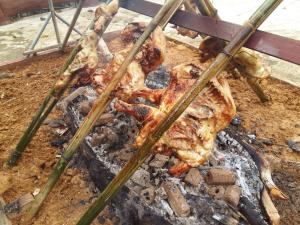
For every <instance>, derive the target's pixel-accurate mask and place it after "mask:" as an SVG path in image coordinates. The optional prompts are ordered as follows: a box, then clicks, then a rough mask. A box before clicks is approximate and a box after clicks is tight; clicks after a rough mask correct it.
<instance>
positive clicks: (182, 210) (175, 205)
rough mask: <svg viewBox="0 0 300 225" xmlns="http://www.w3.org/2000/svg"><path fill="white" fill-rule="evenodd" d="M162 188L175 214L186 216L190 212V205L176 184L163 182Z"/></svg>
mask: <svg viewBox="0 0 300 225" xmlns="http://www.w3.org/2000/svg"><path fill="white" fill-rule="evenodd" d="M163 188H164V189H165V191H166V193H167V195H168V202H169V204H170V206H171V208H172V209H173V211H174V212H175V213H176V215H178V216H181V217H187V216H188V215H189V214H190V206H189V204H188V203H187V201H186V199H185V198H184V196H183V195H182V193H181V191H180V190H179V188H178V187H177V186H176V184H174V183H171V182H165V183H164V184H163Z"/></svg>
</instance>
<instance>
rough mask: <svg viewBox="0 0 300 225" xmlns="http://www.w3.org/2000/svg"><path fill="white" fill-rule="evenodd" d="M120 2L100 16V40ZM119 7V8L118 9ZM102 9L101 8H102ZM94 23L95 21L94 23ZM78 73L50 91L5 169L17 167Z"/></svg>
mask: <svg viewBox="0 0 300 225" xmlns="http://www.w3.org/2000/svg"><path fill="white" fill-rule="evenodd" d="M118 2H119V1H118V0H113V1H112V2H111V3H110V4H109V5H108V7H111V9H112V12H111V14H108V13H107V12H106V14H104V15H100V17H101V18H102V17H103V19H104V20H103V27H102V29H101V30H100V31H98V32H97V34H98V38H99V39H100V38H101V36H102V35H103V33H104V31H105V30H106V28H107V27H108V25H109V24H110V22H111V20H112V18H113V15H114V14H116V13H117V9H118ZM116 6H117V7H116ZM100 7H101V6H100ZM100 17H98V18H95V21H97V20H98V19H99V18H100ZM101 18H100V19H101ZM93 22H94V21H93ZM91 27H92V26H91V25H90V26H89V28H88V29H90V28H91ZM85 37H86V35H83V37H82V38H81V39H80V41H79V43H78V44H77V45H76V47H75V48H74V49H73V50H72V52H71V53H70V55H69V57H68V59H67V61H66V63H65V64H64V65H63V66H62V67H61V69H60V71H59V73H58V74H59V75H60V78H62V74H63V73H64V72H65V71H67V69H68V68H69V67H70V66H72V63H73V61H74V59H75V58H76V56H77V54H78V53H79V52H80V50H81V45H80V43H81V42H82V41H83V40H84V38H85ZM76 76H77V73H76V72H74V73H70V74H69V75H68V76H66V77H64V78H63V81H62V80H61V79H60V80H58V81H57V82H56V83H55V85H54V87H53V88H52V89H51V90H50V92H49V94H48V95H47V96H46V98H45V99H44V101H43V103H42V104H41V106H40V108H39V110H38V112H37V114H36V115H35V117H34V118H33V119H32V121H31V123H30V125H29V126H28V128H27V130H26V131H25V132H24V134H23V136H22V137H21V139H20V141H19V142H18V144H17V146H16V148H15V150H14V151H13V152H12V153H11V154H10V157H9V158H8V160H7V161H6V163H5V164H4V167H5V168H8V167H12V166H15V165H16V162H17V160H18V159H19V158H20V157H21V155H22V153H23V152H24V151H25V148H26V146H27V145H28V144H29V143H30V141H31V139H32V138H33V136H34V135H35V133H36V132H37V130H38V129H39V128H40V126H41V125H42V123H43V122H44V120H45V119H46V118H47V116H48V115H49V113H50V112H51V111H52V109H53V108H54V106H55V105H56V104H57V102H58V101H59V100H60V98H61V97H62V96H63V94H64V92H65V91H66V89H67V88H68V86H69V84H70V83H71V82H72V81H73V80H74V79H75V78H76Z"/></svg>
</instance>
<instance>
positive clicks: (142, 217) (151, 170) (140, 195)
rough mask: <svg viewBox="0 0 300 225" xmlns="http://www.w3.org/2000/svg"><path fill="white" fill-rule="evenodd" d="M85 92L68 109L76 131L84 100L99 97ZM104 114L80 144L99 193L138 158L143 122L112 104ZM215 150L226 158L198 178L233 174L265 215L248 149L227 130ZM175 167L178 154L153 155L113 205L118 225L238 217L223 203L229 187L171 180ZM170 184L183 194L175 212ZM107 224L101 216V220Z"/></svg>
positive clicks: (198, 223)
mask: <svg viewBox="0 0 300 225" xmlns="http://www.w3.org/2000/svg"><path fill="white" fill-rule="evenodd" d="M161 69H163V68H161ZM153 76H154V78H153V79H154V81H155V80H156V79H157V78H155V74H153ZM151 77H152V76H151ZM165 78H166V77H165ZM149 79H150V77H149ZM147 82H148V85H149V86H151V85H154V86H155V87H159V85H157V84H154V83H151V82H152V81H151V82H150V81H147ZM156 82H157V81H156ZM164 82H168V81H167V79H165V80H164V81H163V82H162V83H164ZM162 85H164V84H162ZM86 88H87V91H86V93H85V95H84V96H79V97H77V98H76V99H75V100H73V102H72V103H71V104H70V105H69V107H68V113H67V115H66V116H67V117H68V119H67V121H69V122H68V126H69V127H71V130H73V131H74V132H75V131H76V129H77V128H78V127H79V125H80V124H81V123H82V121H83V119H84V116H83V115H82V113H81V112H80V110H79V108H80V104H81V102H82V101H89V102H93V101H94V100H95V98H96V97H97V95H96V93H95V91H94V90H93V89H92V88H91V87H86ZM104 115H105V116H102V117H101V118H99V119H98V121H97V124H96V126H95V127H94V128H93V130H92V132H91V133H90V134H89V135H88V136H87V137H86V138H85V141H84V143H83V144H82V146H81V148H82V158H83V159H84V160H85V162H86V164H87V167H88V170H89V172H90V175H91V178H92V180H93V182H94V183H95V185H96V186H97V187H98V188H99V190H100V191H101V190H103V189H104V188H105V187H106V186H107V184H108V183H109V182H110V181H111V180H112V179H113V177H114V176H115V175H116V174H117V173H118V172H119V171H120V170H121V168H122V167H123V166H124V164H125V163H126V162H127V161H128V160H129V159H130V158H131V156H132V155H133V154H134V152H135V150H134V149H133V148H132V147H131V144H132V143H133V142H134V140H135V137H136V135H137V133H138V131H139V129H138V127H139V124H138V122H137V121H136V120H135V119H134V118H132V117H130V116H128V115H126V114H123V113H118V112H116V111H115V110H114V108H113V107H112V105H110V106H108V108H107V109H106V111H105V114H104ZM214 152H215V153H214V155H218V154H219V155H222V157H221V158H222V159H220V158H218V157H216V158H217V159H216V158H215V159H213V158H212V159H211V160H210V163H208V162H207V163H206V164H205V165H203V166H201V167H199V168H198V169H199V171H200V176H202V177H205V176H206V173H207V170H208V169H210V168H213V167H218V168H225V169H230V170H232V171H234V172H235V173H236V175H237V181H236V183H235V185H237V186H239V187H241V190H242V195H243V196H246V197H247V198H248V199H249V200H250V201H251V202H252V203H253V205H254V207H255V209H256V210H257V211H258V212H259V214H263V213H262V210H261V206H260V192H261V189H262V182H261V180H260V178H259V170H258V169H257V167H256V165H255V163H254V161H253V160H252V159H251V157H250V155H249V154H248V153H247V151H246V150H245V149H243V147H242V146H241V145H239V143H237V142H236V141H235V140H234V139H232V138H230V137H229V136H228V135H227V134H226V133H225V132H220V133H219V135H218V138H217V140H216V145H215V151H214ZM155 160H156V162H155ZM157 160H158V161H157ZM159 160H167V161H164V162H161V161H159ZM175 163H176V158H174V156H171V157H169V158H167V159H166V158H165V157H154V156H150V157H149V158H148V159H147V160H146V162H145V163H144V164H143V165H142V167H141V168H139V169H138V170H137V171H136V173H135V174H134V176H133V177H132V178H131V179H130V180H129V181H128V182H127V183H126V185H125V186H124V187H123V188H122V190H121V191H120V192H119V194H118V195H117V196H116V197H115V198H114V199H113V200H112V202H111V203H110V205H109V209H110V214H111V217H112V220H113V221H114V224H178V225H179V224H193V225H202V224H203V225H204V224H212V225H214V224H216V225H217V224H220V223H219V222H218V221H217V219H216V218H221V217H224V216H225V217H228V218H234V217H236V213H235V212H234V210H233V209H232V207H229V206H228V204H227V203H226V202H225V200H224V196H223V195H224V193H223V192H224V191H225V189H226V188H227V186H224V185H223V186H222V185H209V184H207V183H206V182H205V181H204V180H203V181H202V182H201V183H199V185H197V186H193V185H191V184H190V183H188V182H187V181H186V180H185V177H186V174H183V175H182V176H181V177H179V178H176V177H172V176H170V175H169V173H168V168H170V166H172V165H173V164H175ZM159 165H163V166H162V167H159ZM167 182H169V183H171V184H173V185H175V188H176V190H177V194H179V195H180V196H179V198H177V197H176V195H175V197H174V199H175V200H174V201H175V203H174V204H175V208H174V204H173V205H172V203H171V199H170V196H169V195H167V194H166V191H165V190H166V189H165V186H164V185H165V184H166V183H167ZM222 193H223V195H222ZM178 199H181V200H180V201H183V202H180V201H179V200H178ZM176 201H179V202H176ZM176 204H177V205H180V204H181V205H186V204H187V205H186V206H187V208H184V209H181V208H179V209H176ZM186 213H187V214H188V215H187V216H186V215H185V214H186ZM104 220H105V219H103V218H102V217H99V221H102V222H103V221H104ZM240 224H243V223H242V222H240Z"/></svg>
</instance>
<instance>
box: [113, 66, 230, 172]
mask: <svg viewBox="0 0 300 225" xmlns="http://www.w3.org/2000/svg"><path fill="white" fill-rule="evenodd" d="M201 72H202V68H201V67H200V66H197V65H195V64H190V63H188V64H182V65H179V66H176V67H175V68H173V70H172V71H171V81H170V84H169V86H168V87H167V88H166V90H165V91H164V93H162V92H161V91H159V93H161V100H160V102H158V104H157V108H155V107H151V106H148V105H144V104H128V103H126V102H124V101H121V100H117V101H116V103H115V108H116V110H118V111H122V112H126V113H129V114H130V115H132V116H134V117H135V118H136V119H138V120H139V121H141V122H143V128H142V129H141V131H140V134H139V136H138V137H137V139H136V146H140V145H141V144H142V143H143V141H144V140H145V139H146V137H147V136H148V134H149V133H151V132H152V131H153V130H154V128H155V127H156V125H157V124H158V123H159V122H160V121H161V119H162V118H164V117H165V115H166V113H167V112H168V111H169V110H170V108H171V107H172V106H173V104H175V102H176V100H178V99H179V98H180V97H181V96H182V95H183V94H184V93H185V92H186V91H187V90H188V89H189V88H190V87H191V86H192V85H193V83H194V82H195V81H196V80H197V79H198V78H199V76H200V75H201ZM153 91H154V90H153ZM145 97H146V96H145ZM235 112H236V109H235V104H234V101H233V98H232V96H231V93H230V88H229V86H228V83H227V82H226V80H225V79H223V78H222V76H221V77H220V78H213V79H212V80H211V81H210V82H209V84H208V85H207V87H205V89H204V90H203V91H202V94H201V95H199V96H198V97H197V98H196V99H195V101H194V102H193V103H192V104H191V105H190V106H189V107H188V108H187V109H186V111H185V112H184V113H183V114H182V115H181V116H180V118H179V119H178V120H177V121H176V122H175V123H174V124H173V126H172V127H171V128H170V129H169V130H168V131H167V132H166V133H165V134H164V135H163V137H162V138H161V139H160V141H159V143H158V144H157V145H156V147H155V151H156V152H165V151H172V152H174V153H175V154H176V155H177V156H178V158H179V159H181V160H182V161H183V162H184V163H185V164H182V165H181V166H180V167H177V168H173V173H174V174H178V173H181V172H182V168H188V167H190V166H191V167H196V166H199V165H201V164H203V163H204V162H205V161H206V160H207V157H208V156H209V154H210V152H211V150H212V148H213V144H214V140H215V137H216V134H217V133H218V132H219V131H220V130H222V129H224V128H225V127H226V126H228V124H229V123H230V121H231V120H232V118H233V117H234V115H235Z"/></svg>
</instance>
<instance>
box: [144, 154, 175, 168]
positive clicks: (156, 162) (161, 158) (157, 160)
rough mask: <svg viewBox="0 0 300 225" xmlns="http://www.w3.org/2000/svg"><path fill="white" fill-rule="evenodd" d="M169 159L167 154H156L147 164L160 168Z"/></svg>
mask: <svg viewBox="0 0 300 225" xmlns="http://www.w3.org/2000/svg"><path fill="white" fill-rule="evenodd" d="M169 159H170V157H169V156H166V155H161V154H156V155H155V157H154V159H153V160H152V161H151V162H150V164H149V166H151V167H155V168H162V167H163V166H164V165H165V164H166V162H168V161H169Z"/></svg>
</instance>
